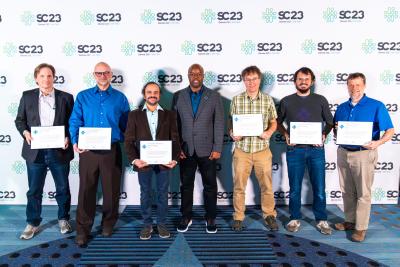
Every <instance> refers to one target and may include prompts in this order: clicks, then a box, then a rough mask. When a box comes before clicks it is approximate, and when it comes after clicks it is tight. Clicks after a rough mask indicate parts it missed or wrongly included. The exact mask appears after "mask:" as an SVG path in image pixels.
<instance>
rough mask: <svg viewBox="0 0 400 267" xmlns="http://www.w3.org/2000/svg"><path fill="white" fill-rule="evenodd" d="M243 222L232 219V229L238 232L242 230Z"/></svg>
mask: <svg viewBox="0 0 400 267" xmlns="http://www.w3.org/2000/svg"><path fill="white" fill-rule="evenodd" d="M243 228H244V227H243V222H242V221H239V220H234V221H233V223H232V230H233V231H235V232H240V231H242V230H243Z"/></svg>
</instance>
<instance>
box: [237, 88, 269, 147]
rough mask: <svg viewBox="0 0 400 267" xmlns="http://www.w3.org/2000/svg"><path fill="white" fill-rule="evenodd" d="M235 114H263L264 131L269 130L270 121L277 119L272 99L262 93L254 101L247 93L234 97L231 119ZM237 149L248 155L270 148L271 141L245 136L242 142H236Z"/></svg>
mask: <svg viewBox="0 0 400 267" xmlns="http://www.w3.org/2000/svg"><path fill="white" fill-rule="evenodd" d="M234 114H239V115H240V114H262V115H263V125H264V131H265V130H267V129H268V125H269V121H270V120H273V119H276V118H277V114H276V109H275V104H274V101H273V100H272V97H271V96H269V95H267V94H264V93H262V92H261V91H260V92H259V93H258V95H257V97H256V98H254V99H251V98H250V97H249V96H248V95H247V92H246V91H245V92H243V93H241V94H239V95H237V96H235V97H233V99H232V102H231V109H230V115H231V118H232V115H234ZM230 128H231V129H232V127H230ZM235 147H236V148H239V149H240V150H242V151H244V152H247V153H255V152H258V151H262V150H264V149H266V148H268V147H269V140H263V139H261V138H260V137H258V136H244V137H243V138H242V139H241V140H240V141H237V142H235Z"/></svg>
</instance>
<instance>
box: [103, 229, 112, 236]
mask: <svg viewBox="0 0 400 267" xmlns="http://www.w3.org/2000/svg"><path fill="white" fill-rule="evenodd" d="M112 233H113V229H112V228H103V231H102V232H101V235H102V236H103V237H110V236H111V235H112Z"/></svg>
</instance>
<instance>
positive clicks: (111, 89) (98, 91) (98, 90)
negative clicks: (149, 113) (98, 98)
mask: <svg viewBox="0 0 400 267" xmlns="http://www.w3.org/2000/svg"><path fill="white" fill-rule="evenodd" d="M93 90H94V92H95V93H100V92H104V93H107V94H111V93H112V91H113V90H114V88H112V87H111V84H110V85H109V86H108V88H107V89H106V90H105V91H103V90H100V88H99V86H98V85H96V86H95V87H93Z"/></svg>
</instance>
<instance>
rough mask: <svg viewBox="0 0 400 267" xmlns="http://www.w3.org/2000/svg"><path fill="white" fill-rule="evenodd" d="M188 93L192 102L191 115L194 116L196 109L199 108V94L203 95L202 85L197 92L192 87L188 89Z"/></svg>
mask: <svg viewBox="0 0 400 267" xmlns="http://www.w3.org/2000/svg"><path fill="white" fill-rule="evenodd" d="M189 94H190V100H191V102H192V111H193V116H196V113H197V110H198V109H199V105H200V101H201V96H202V95H203V86H202V87H201V89H200V90H199V91H198V92H193V91H192V89H190V93H189Z"/></svg>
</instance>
